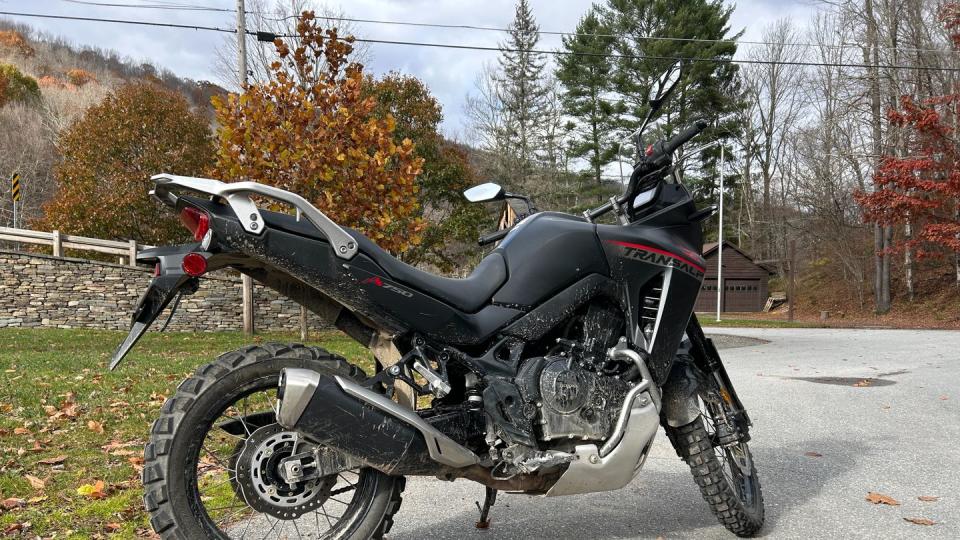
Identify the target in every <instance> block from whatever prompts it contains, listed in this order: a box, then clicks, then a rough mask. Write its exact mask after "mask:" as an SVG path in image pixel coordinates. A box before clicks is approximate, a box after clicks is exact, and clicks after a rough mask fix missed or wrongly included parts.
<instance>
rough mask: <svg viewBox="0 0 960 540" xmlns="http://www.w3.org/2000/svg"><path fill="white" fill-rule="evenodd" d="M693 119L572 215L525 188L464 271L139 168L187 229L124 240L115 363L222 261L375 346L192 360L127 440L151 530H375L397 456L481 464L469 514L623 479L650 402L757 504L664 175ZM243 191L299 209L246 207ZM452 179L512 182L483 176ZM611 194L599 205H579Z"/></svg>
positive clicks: (693, 456)
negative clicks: (513, 212) (129, 306)
mask: <svg viewBox="0 0 960 540" xmlns="http://www.w3.org/2000/svg"><path fill="white" fill-rule="evenodd" d="M679 79H680V66H679V65H674V66H672V67H671V68H670V69H669V70H668V71H667V72H666V73H665V74H664V76H663V77H662V78H661V79H660V80H659V81H658V82H657V83H656V85H655V87H654V89H653V90H652V91H651V95H650V98H649V102H650V115H648V117H647V120H646V121H645V122H644V126H646V124H647V123H648V121H649V119H650V117H651V115H652V114H653V113H654V112H655V111H656V110H658V109H659V108H660V107H661V106H662V105H663V103H664V102H665V101H666V98H667V97H668V96H669V94H670V93H671V91H672V90H673V88H674V87H675V86H676V85H677V82H678V81H679ZM706 125H707V124H706V123H705V122H702V121H700V122H696V123H694V124H693V125H692V126H690V127H689V128H687V129H685V130H684V131H682V132H681V133H679V134H678V135H676V136H675V137H673V138H671V139H669V140H661V141H659V142H657V143H655V144H653V145H651V146H650V147H649V148H648V150H647V152H646V155H644V156H642V157H641V158H640V160H639V162H638V163H637V165H636V166H635V168H634V170H633V172H632V175H631V177H630V180H629V182H627V183H626V186H625V190H624V192H623V194H622V195H620V196H619V197H613V198H611V199H610V201H608V202H607V203H606V204H604V205H602V206H600V207H598V208H596V209H594V210H591V211H588V212H585V213H584V214H583V215H581V216H574V215H569V214H564V213H558V212H539V211H536V209H535V208H534V207H533V205H532V203H529V199H526V200H527V201H528V207H529V208H530V210H531V211H530V212H529V215H527V216H526V217H524V218H523V219H522V220H520V221H519V222H518V223H517V224H516V225H515V226H513V227H511V228H509V229H506V230H503V231H498V232H496V233H493V234H488V235H485V236H484V237H482V238H481V239H480V243H481V244H492V243H494V242H499V244H498V245H497V246H496V248H495V249H493V250H492V251H490V252H489V254H487V255H486V256H485V257H484V258H483V260H482V261H481V262H480V263H479V264H478V265H477V267H476V268H475V269H474V270H473V272H472V273H471V274H470V275H469V276H468V277H466V278H462V279H450V278H446V277H440V276H436V275H432V274H430V273H427V272H424V271H422V270H419V269H417V268H414V267H412V266H408V265H407V264H405V263H403V262H401V261H399V260H397V259H396V258H394V257H393V256H391V255H390V254H389V253H387V252H386V251H384V250H382V249H380V248H379V247H378V246H377V245H376V244H374V243H373V242H372V241H370V240H369V239H367V238H365V237H364V236H363V235H362V234H360V233H359V232H357V231H355V230H351V229H349V228H345V227H341V226H340V225H338V224H336V223H334V222H333V221H332V220H330V219H329V218H328V217H327V216H326V215H324V214H323V213H322V212H321V211H319V210H318V209H316V208H315V207H314V206H313V205H311V204H310V203H309V202H308V201H306V200H305V199H303V198H302V197H300V196H298V195H296V194H294V193H290V192H288V191H284V190H281V189H278V188H275V187H271V186H267V185H262V184H259V183H255V182H237V183H222V182H219V181H215V180H210V179H203V178H189V177H181V176H173V175H169V174H161V175H157V176H155V177H154V181H155V184H156V186H155V189H154V191H153V192H152V194H153V196H154V197H156V198H157V199H159V200H160V201H162V202H163V203H165V204H166V205H169V206H170V207H172V208H174V209H175V210H176V211H177V212H178V213H179V215H180V219H181V220H182V221H183V223H184V224H185V226H186V227H187V228H188V229H189V230H190V231H191V232H192V233H193V234H194V240H195V241H194V242H193V243H190V244H187V245H182V246H170V247H159V248H155V249H150V250H146V251H144V252H142V253H141V254H139V255H138V257H137V260H138V262H140V263H147V264H153V265H154V266H155V277H154V278H153V279H152V281H151V282H150V285H149V287H148V289H147V290H146V292H145V293H144V294H143V296H142V297H141V298H140V301H139V303H138V305H137V307H136V310H135V312H134V315H133V320H132V326H131V329H130V333H129V335H128V336H127V338H126V339H125V340H124V341H123V343H122V344H120V346H119V347H118V349H117V351H116V352H115V354H114V356H113V358H112V361H111V363H110V368H111V369H113V368H115V367H116V366H117V364H119V363H120V361H121V360H122V359H123V358H124V356H126V354H127V353H128V352H129V351H130V349H131V348H132V347H133V346H134V344H135V343H136V342H137V340H138V339H139V338H140V337H141V336H142V335H143V334H144V332H146V330H147V329H148V328H149V327H150V325H151V323H152V322H153V321H154V320H155V319H156V318H158V316H159V315H160V314H161V312H163V311H164V309H165V308H167V307H168V306H169V305H170V304H171V303H174V308H175V305H176V303H177V302H178V301H179V298H180V297H181V296H182V295H187V294H191V293H193V292H195V291H196V290H197V287H198V283H199V281H198V280H199V279H200V278H201V277H202V276H204V275H205V274H206V273H208V272H211V271H214V270H218V269H224V268H231V269H234V270H237V271H239V272H241V273H243V274H246V275H248V276H250V277H251V278H252V279H253V280H256V281H257V282H259V283H260V284H262V285H264V286H266V287H270V288H272V289H275V290H276V291H279V292H280V293H282V294H284V295H286V296H287V297H289V298H291V299H294V300H296V301H297V302H299V303H301V304H302V305H304V306H305V307H307V308H308V309H310V310H311V311H313V312H315V313H317V314H319V315H321V316H322V317H323V318H324V319H326V320H327V321H330V322H331V323H333V324H334V325H335V326H336V327H337V328H338V329H340V330H342V331H343V332H344V333H346V334H347V335H348V336H350V337H351V338H353V339H354V340H356V341H357V342H359V343H360V344H362V345H363V346H365V347H368V348H369V349H370V350H371V351H372V352H373V355H374V357H375V359H376V368H375V369H372V370H370V371H373V373H366V372H364V370H362V369H360V368H359V367H358V366H355V365H352V364H350V363H349V362H348V361H347V360H345V359H344V358H342V357H340V356H338V355H335V354H332V353H330V352H328V351H326V350H324V349H321V348H318V347H308V346H304V345H300V344H277V343H265V344H259V345H252V346H249V347H246V348H243V349H240V350H237V351H233V352H229V353H226V354H224V355H222V356H220V357H219V358H217V359H216V360H214V361H213V362H212V363H210V364H207V365H206V366H203V367H201V368H199V369H198V370H197V371H196V373H195V374H194V375H193V376H191V377H190V378H188V379H186V380H185V381H183V382H182V383H181V384H180V385H179V387H178V388H177V391H176V393H174V394H173V395H172V397H170V398H169V399H168V400H167V401H166V403H165V405H164V406H163V408H162V411H161V414H160V417H159V419H157V420H156V422H155V423H154V424H153V426H152V429H151V434H150V439H149V442H148V443H147V445H146V448H145V455H144V468H143V475H142V480H143V485H144V497H143V500H144V504H145V506H146V509H147V511H148V512H149V514H150V523H151V525H152V526H153V528H154V530H155V531H156V532H157V533H158V534H159V535H160V536H161V537H162V538H243V537H245V536H246V534H248V533H250V534H252V535H253V536H256V537H258V538H259V537H265V536H266V534H269V535H271V536H273V535H275V536H277V537H278V538H283V537H285V536H286V537H292V535H294V534H296V536H297V537H298V538H299V537H301V534H308V535H309V536H311V537H324V538H370V537H382V536H383V535H384V534H385V533H387V532H388V531H389V530H390V528H391V526H392V524H393V520H394V516H395V515H396V513H397V512H398V510H399V508H400V505H401V502H402V498H401V495H402V492H403V490H404V486H405V477H407V476H434V477H438V478H440V479H443V480H455V479H458V478H465V479H469V480H473V481H475V482H478V483H479V484H481V485H483V486H484V487H485V492H486V497H485V500H484V503H483V505H482V507H481V508H480V512H481V514H480V522H479V523H478V525H480V526H483V525H486V524H487V523H488V519H489V513H490V511H491V507H492V506H493V505H494V503H495V501H496V496H497V493H498V492H500V491H506V492H514V493H524V494H530V495H542V496H546V497H554V496H563V495H575V494H584V493H591V492H602V491H611V490H616V489H620V488H622V487H624V486H626V485H627V484H629V483H630V482H631V481H632V480H633V479H634V478H635V477H636V476H637V475H638V474H639V473H640V471H641V469H642V466H643V464H644V461H645V459H646V457H647V455H648V453H649V452H650V449H651V446H652V444H653V440H654V437H655V435H656V433H657V428H658V426H660V425H662V426H663V427H664V428H665V431H666V433H667V436H668V438H669V440H670V442H671V443H672V444H673V446H674V448H675V449H676V451H677V454H678V456H679V457H680V458H681V459H682V460H683V461H685V462H686V463H687V464H688V465H689V467H690V470H691V472H692V474H693V477H694V479H695V481H696V483H697V484H698V485H699V487H700V491H701V493H702V495H703V498H704V499H705V500H706V502H707V504H708V505H709V506H710V508H711V509H712V511H713V513H714V514H715V515H716V517H717V518H718V519H719V521H720V522H721V523H722V524H723V525H724V526H725V527H726V528H727V529H729V530H730V531H731V532H733V533H734V534H736V535H739V536H751V535H754V534H756V533H757V532H758V531H759V530H760V528H761V526H762V525H763V520H764V509H763V497H762V493H761V488H760V482H759V479H758V476H757V472H756V468H755V466H754V462H753V457H752V454H751V452H750V448H749V446H748V442H749V441H750V427H751V421H750V418H749V416H748V414H747V411H746V409H745V408H744V406H743V404H742V403H741V401H740V399H739V397H738V396H737V393H736V391H735V390H734V387H733V384H732V383H731V381H730V378H729V377H728V375H727V372H726V370H725V369H724V365H723V363H722V362H721V359H720V356H719V354H718V352H717V349H716V348H715V347H714V345H713V342H712V341H711V340H710V339H709V338H707V337H706V336H705V335H704V332H703V330H702V329H701V327H700V324H699V323H698V321H697V318H696V316H695V315H694V314H693V308H694V303H695V300H696V298H697V294H698V292H699V290H700V286H701V282H702V280H703V277H704V273H705V261H704V259H703V258H702V257H701V246H702V230H701V223H702V222H703V220H705V219H706V218H708V217H709V216H711V215H712V214H713V213H714V211H715V208H713V207H710V208H705V209H697V207H696V205H695V204H694V201H693V199H692V197H691V195H690V193H689V192H688V190H687V189H686V188H685V187H684V186H683V185H681V184H680V183H677V182H671V181H669V179H670V173H671V171H672V168H673V155H674V153H675V152H676V151H677V150H678V149H679V148H680V147H681V146H682V145H683V144H684V143H686V142H687V141H689V140H691V139H692V138H694V137H695V136H696V135H697V134H699V133H700V132H701V131H702V130H703V129H704V128H705V127H706ZM640 131H641V132H642V131H643V130H642V129H641V130H640ZM638 138H639V137H638ZM254 196H255V197H257V198H258V200H259V199H271V200H273V201H275V202H276V203H280V204H284V205H288V206H290V207H292V208H293V209H295V210H296V212H295V215H291V214H288V213H282V212H274V211H265V210H263V209H260V208H258V206H257V204H256V203H255V202H254V200H253V199H252V198H251V197H254ZM465 196H466V197H467V199H468V200H470V201H474V202H486V201H498V200H503V199H506V198H521V199H525V198H524V197H522V196H520V195H514V194H510V193H507V192H505V191H504V190H503V189H502V188H501V187H500V186H498V185H496V184H492V183H488V184H483V185H480V186H476V187H473V188H471V189H469V190H467V191H466V192H465ZM611 213H612V214H613V215H614V216H615V217H616V224H607V223H598V222H597V220H598V218H600V217H601V216H604V215H607V214H611Z"/></svg>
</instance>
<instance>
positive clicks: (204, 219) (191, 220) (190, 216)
mask: <svg viewBox="0 0 960 540" xmlns="http://www.w3.org/2000/svg"><path fill="white" fill-rule="evenodd" d="M180 221H181V222H182V223H183V224H184V225H185V226H186V227H187V228H188V229H190V232H192V233H193V239H194V240H196V241H197V242H200V241H201V240H203V237H204V236H206V234H207V231H209V230H210V216H208V215H207V214H206V212H201V211H200V210H197V209H196V208H194V207H192V206H184V207H183V210H180Z"/></svg>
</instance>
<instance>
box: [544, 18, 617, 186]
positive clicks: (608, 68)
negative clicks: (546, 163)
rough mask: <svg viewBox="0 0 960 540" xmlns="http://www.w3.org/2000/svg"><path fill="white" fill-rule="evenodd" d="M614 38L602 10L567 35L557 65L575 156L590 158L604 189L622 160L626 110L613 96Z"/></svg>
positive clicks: (594, 171)
mask: <svg viewBox="0 0 960 540" xmlns="http://www.w3.org/2000/svg"><path fill="white" fill-rule="evenodd" d="M613 42H614V38H613V36H611V35H610V32H609V30H608V29H607V28H606V27H605V26H604V25H603V23H602V22H601V21H600V18H599V16H598V14H597V10H596V8H591V9H590V11H588V12H587V14H586V15H584V16H583V18H582V19H580V22H579V23H578V24H577V29H576V31H575V33H574V34H573V35H571V36H564V38H563V50H564V52H565V53H567V54H565V55H562V56H560V59H559V60H558V66H557V79H559V81H560V82H561V84H563V88H564V91H565V92H564V94H563V97H562V100H563V108H564V111H565V112H566V113H567V114H568V115H569V116H570V117H571V118H572V123H573V126H574V127H573V139H572V140H571V141H570V143H571V145H570V153H571V155H572V157H576V158H585V159H586V160H587V163H588V164H589V169H588V170H587V171H585V172H589V174H591V176H592V177H593V180H594V181H595V182H596V183H597V184H598V185H599V184H600V183H601V182H602V174H603V167H604V166H605V165H607V164H608V163H610V162H612V161H613V160H614V157H615V156H616V146H615V144H616V143H615V142H614V139H615V134H616V123H617V116H618V114H619V113H621V112H622V107H621V106H620V104H619V103H617V102H615V101H613V96H612V95H611V90H612V84H611V79H612V77H613V63H612V62H611V61H610V59H609V58H607V57H606V56H604V55H606V54H608V53H609V52H610V50H611V48H612V47H613Z"/></svg>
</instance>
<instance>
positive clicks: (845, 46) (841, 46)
mask: <svg viewBox="0 0 960 540" xmlns="http://www.w3.org/2000/svg"><path fill="white" fill-rule="evenodd" d="M61 1H62V2H70V3H74V4H89V5H97V6H108V7H121V8H142V9H169V10H177V9H183V10H191V11H214V12H221V13H234V12H236V10H235V9H231V8H219V7H212V6H198V5H195V4H176V3H168V2H162V3H158V4H157V5H143V4H119V3H104V2H93V1H88V0H61ZM247 13H256V14H259V15H264V12H256V11H248V12H247ZM297 17H299V15H289V16H287V17H279V18H277V17H264V19H266V20H269V21H284V20H289V19H295V18H297ZM315 17H316V18H317V19H321V20H327V21H345V22H354V23H361V24H383V25H394V26H413V27H420V28H445V29H452V30H478V31H487V32H499V33H505V32H510V29H509V28H501V27H497V26H479V25H471V24H446V23H427V22H415V21H389V20H383V19H359V18H352V17H335V16H323V15H315ZM536 33H537V34H538V35H549V36H572V37H603V38H622V37H626V36H624V35H623V34H594V33H579V32H560V31H555V30H537V32H536ZM629 37H631V38H633V39H638V40H642V41H670V42H682V43H730V44H736V45H783V46H787V47H804V48H819V47H825V48H829V49H857V50H859V49H861V48H862V47H861V45H859V44H856V43H839V44H834V43H803V42H797V43H775V42H770V41H749V40H738V39H708V38H682V37H673V36H629ZM881 49H883V50H888V51H889V50H896V51H902V52H930V53H941V54H944V53H951V52H953V51H950V50H947V49H930V48H917V47H896V48H889V47H881Z"/></svg>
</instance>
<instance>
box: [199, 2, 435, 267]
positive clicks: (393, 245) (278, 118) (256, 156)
mask: <svg viewBox="0 0 960 540" xmlns="http://www.w3.org/2000/svg"><path fill="white" fill-rule="evenodd" d="M296 33H297V35H298V36H299V37H300V41H299V45H298V46H297V47H296V48H293V49H291V48H290V47H289V46H288V45H287V44H286V43H285V42H284V41H283V40H282V39H277V40H276V41H275V45H276V47H277V54H278V56H279V58H280V60H278V61H276V62H274V63H273V65H271V70H272V72H273V74H272V76H271V78H270V80H269V81H267V82H264V83H258V84H252V85H249V86H248V87H247V88H246V89H245V90H244V91H243V93H242V94H231V95H230V96H229V97H228V98H227V99H226V100H224V99H221V98H214V100H213V103H214V108H215V109H216V115H217V121H218V123H219V124H220V129H219V131H218V134H217V135H218V136H217V166H216V168H217V172H218V174H219V175H220V176H221V177H222V178H223V179H225V180H240V179H247V178H249V179H255V180H258V181H261V182H265V183H268V184H271V185H275V186H278V187H281V188H283V189H287V190H291V191H294V192H296V193H299V194H300V195H301V196H303V197H304V198H306V199H307V200H309V201H311V202H312V203H313V204H314V205H315V206H316V207H317V208H319V209H320V210H322V211H323V212H325V213H326V214H327V215H328V216H330V218H331V219H333V220H334V221H336V222H338V223H340V224H342V225H345V226H349V227H355V228H358V229H360V230H361V232H363V233H364V234H366V235H367V236H369V237H370V238H372V239H373V240H374V241H376V242H377V243H378V244H379V245H380V246H381V247H383V248H384V249H388V250H391V251H393V252H401V251H404V250H405V249H407V248H408V247H409V246H411V245H417V244H419V243H420V241H421V234H422V232H423V229H424V227H425V225H424V222H423V220H422V219H421V217H420V206H419V204H418V202H417V192H418V190H419V188H418V186H417V182H416V180H417V175H418V174H419V173H420V170H421V166H422V164H423V159H422V158H419V157H417V156H416V154H415V150H414V145H413V142H411V141H410V139H409V138H405V139H403V140H402V141H401V142H400V144H397V143H396V141H395V140H394V130H395V128H396V121H395V119H394V118H393V116H392V115H390V114H387V115H386V116H385V117H383V118H380V117H378V116H377V100H376V98H375V97H373V96H371V95H366V94H365V92H364V82H363V81H364V79H363V66H361V65H360V64H358V63H355V62H350V61H349V60H348V56H349V55H350V53H351V51H352V50H353V46H352V42H353V38H352V37H348V38H346V39H340V37H339V36H338V35H337V32H336V30H334V29H328V30H325V31H324V30H323V29H322V28H321V27H320V26H319V25H318V24H317V23H316V19H315V16H314V14H313V12H309V11H307V12H304V13H302V14H301V15H300V18H299V22H298V24H297V32H296ZM302 81H309V83H308V84H303V83H302Z"/></svg>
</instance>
